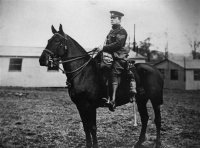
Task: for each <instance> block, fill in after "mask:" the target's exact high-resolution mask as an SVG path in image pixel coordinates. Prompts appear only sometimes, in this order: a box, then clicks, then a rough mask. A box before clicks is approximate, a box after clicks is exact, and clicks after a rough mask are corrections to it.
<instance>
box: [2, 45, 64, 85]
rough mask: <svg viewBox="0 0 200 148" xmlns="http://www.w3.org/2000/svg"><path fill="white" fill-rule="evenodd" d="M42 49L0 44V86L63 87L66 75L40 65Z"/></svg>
mask: <svg viewBox="0 0 200 148" xmlns="http://www.w3.org/2000/svg"><path fill="white" fill-rule="evenodd" d="M43 49H44V48H41V47H40V48H36V47H2V46H0V67H1V69H0V86H19V87H65V86H66V76H65V75H64V74H62V72H59V70H58V69H57V70H55V69H53V70H51V68H50V69H49V68H47V67H43V66H40V64H39V57H40V55H41V53H42V51H43Z"/></svg>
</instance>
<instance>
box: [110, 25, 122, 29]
mask: <svg viewBox="0 0 200 148" xmlns="http://www.w3.org/2000/svg"><path fill="white" fill-rule="evenodd" d="M119 27H121V25H120V24H115V25H113V26H112V29H113V30H115V29H118V28H119Z"/></svg>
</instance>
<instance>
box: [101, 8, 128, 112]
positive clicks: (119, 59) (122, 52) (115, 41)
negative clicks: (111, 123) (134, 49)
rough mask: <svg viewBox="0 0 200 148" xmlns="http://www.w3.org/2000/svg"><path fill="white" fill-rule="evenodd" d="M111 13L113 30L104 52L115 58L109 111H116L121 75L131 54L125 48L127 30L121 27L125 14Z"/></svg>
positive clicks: (112, 69) (103, 49)
mask: <svg viewBox="0 0 200 148" xmlns="http://www.w3.org/2000/svg"><path fill="white" fill-rule="evenodd" d="M110 13H111V25H112V29H111V30H110V32H109V34H108V35H107V38H106V43H105V45H104V46H103V48H102V49H99V50H100V51H101V50H102V51H103V52H107V53H110V54H111V55H112V57H113V63H112V66H111V77H112V78H111V79H112V92H113V93H112V98H111V99H112V100H111V102H110V107H109V109H110V110H111V111H114V108H115V96H116V91H117V88H118V85H119V83H120V74H121V73H122V71H123V70H124V69H125V66H126V64H127V61H126V60H125V58H126V57H127V56H128V53H129V52H130V48H128V47H125V44H126V39H127V32H126V30H125V29H124V28H123V27H122V26H121V25H120V23H121V18H122V16H124V14H123V13H121V12H118V11H110Z"/></svg>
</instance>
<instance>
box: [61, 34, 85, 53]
mask: <svg viewBox="0 0 200 148" xmlns="http://www.w3.org/2000/svg"><path fill="white" fill-rule="evenodd" d="M64 36H65V37H66V38H67V39H68V40H70V41H71V42H72V43H73V44H74V45H75V47H76V48H77V49H78V50H80V51H81V52H85V53H87V52H86V50H85V49H84V48H83V47H82V46H81V45H80V44H79V43H78V42H77V41H76V40H74V39H73V38H72V37H70V36H69V35H68V34H66V33H64Z"/></svg>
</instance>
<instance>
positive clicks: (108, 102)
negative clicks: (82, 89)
mask: <svg viewBox="0 0 200 148" xmlns="http://www.w3.org/2000/svg"><path fill="white" fill-rule="evenodd" d="M102 99H103V100H105V101H106V102H105V104H110V97H108V98H102Z"/></svg>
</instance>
